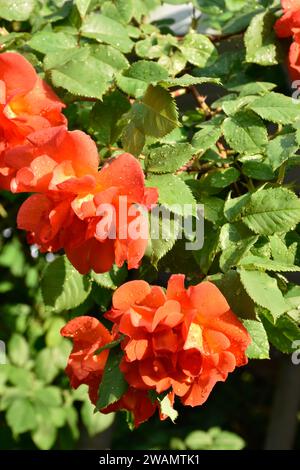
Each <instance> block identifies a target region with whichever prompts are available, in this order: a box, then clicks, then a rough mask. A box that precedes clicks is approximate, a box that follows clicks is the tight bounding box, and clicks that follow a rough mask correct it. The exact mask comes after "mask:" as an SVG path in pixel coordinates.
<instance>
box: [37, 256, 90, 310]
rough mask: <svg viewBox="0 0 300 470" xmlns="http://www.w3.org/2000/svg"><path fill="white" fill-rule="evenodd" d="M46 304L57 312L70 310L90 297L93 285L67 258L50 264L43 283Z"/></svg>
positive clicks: (58, 259)
mask: <svg viewBox="0 0 300 470" xmlns="http://www.w3.org/2000/svg"><path fill="white" fill-rule="evenodd" d="M41 290H42V296H43V300H44V303H45V305H46V306H47V307H51V308H52V309H53V310H55V311H56V312H61V311H63V310H70V309H72V308H74V307H77V306H78V305H80V304H81V303H82V302H83V301H84V300H85V299H86V298H87V296H88V295H89V293H90V290H91V284H90V282H89V279H88V278H87V277H86V276H82V275H81V274H80V273H79V272H78V271H76V269H75V268H74V267H73V266H72V264H71V263H70V262H69V261H68V260H67V258H66V256H60V257H59V258H56V260H54V261H53V262H52V263H50V264H49V265H48V266H47V268H46V270H45V272H44V275H43V278H42V281H41Z"/></svg>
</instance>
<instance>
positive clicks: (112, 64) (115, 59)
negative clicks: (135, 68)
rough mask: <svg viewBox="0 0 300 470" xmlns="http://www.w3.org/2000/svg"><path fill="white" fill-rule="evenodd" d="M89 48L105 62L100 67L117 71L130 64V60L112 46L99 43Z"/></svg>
mask: <svg viewBox="0 0 300 470" xmlns="http://www.w3.org/2000/svg"><path fill="white" fill-rule="evenodd" d="M89 50H90V51H91V54H92V56H93V57H95V58H96V59H97V60H99V61H100V62H102V63H103V64H104V65H103V64H99V68H101V67H105V69H111V70H112V72H116V71H122V70H124V69H126V68H127V67H128V66H129V62H128V60H127V59H126V57H125V56H124V54H122V52H120V51H119V50H118V49H115V48H114V47H112V46H107V45H104V44H97V45H96V46H90V49H89ZM108 66H109V67H108ZM107 72H109V70H107Z"/></svg>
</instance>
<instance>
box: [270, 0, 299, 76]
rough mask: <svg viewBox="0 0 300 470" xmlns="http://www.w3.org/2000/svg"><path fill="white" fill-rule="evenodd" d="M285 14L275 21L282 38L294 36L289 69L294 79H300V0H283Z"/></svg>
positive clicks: (278, 33)
mask: <svg viewBox="0 0 300 470" xmlns="http://www.w3.org/2000/svg"><path fill="white" fill-rule="evenodd" d="M281 5H282V8H283V12H284V14H283V16H282V17H281V18H279V19H278V20H277V21H276V23H275V31H276V34H277V36H278V37H280V38H289V37H292V38H293V42H292V44H291V47H290V52H289V70H290V76H291V79H292V80H297V79H300V0H281Z"/></svg>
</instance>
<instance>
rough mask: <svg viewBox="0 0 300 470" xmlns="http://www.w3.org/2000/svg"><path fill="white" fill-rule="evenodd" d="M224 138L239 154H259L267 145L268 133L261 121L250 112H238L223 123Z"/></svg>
mask: <svg viewBox="0 0 300 470" xmlns="http://www.w3.org/2000/svg"><path fill="white" fill-rule="evenodd" d="M223 132H224V137H225V139H226V141H227V142H228V144H229V145H230V146H231V147H232V148H233V150H236V151H237V152H239V153H248V154H249V153H250V154H251V153H259V152H260V150H261V149H262V148H264V146H265V145H267V143H268V133H267V129H266V127H265V125H264V123H263V122H262V121H261V119H260V118H259V117H258V116H256V115H255V114H254V113H252V112H251V111H239V112H237V113H236V114H235V115H234V116H231V117H228V118H227V119H225V121H224V123H223Z"/></svg>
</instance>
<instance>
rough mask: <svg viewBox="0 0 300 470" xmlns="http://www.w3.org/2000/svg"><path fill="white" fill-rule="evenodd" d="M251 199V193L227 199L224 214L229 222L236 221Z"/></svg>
mask: <svg viewBox="0 0 300 470" xmlns="http://www.w3.org/2000/svg"><path fill="white" fill-rule="evenodd" d="M249 199H250V193H246V194H243V196H239V197H235V198H231V197H229V199H227V201H226V202H225V206H224V214H225V217H226V218H227V220H228V221H229V222H234V221H235V220H236V219H237V218H238V217H239V216H240V214H241V212H242V209H243V207H244V206H245V205H246V204H247V202H248V201H249Z"/></svg>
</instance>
